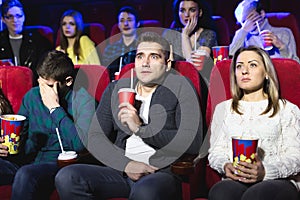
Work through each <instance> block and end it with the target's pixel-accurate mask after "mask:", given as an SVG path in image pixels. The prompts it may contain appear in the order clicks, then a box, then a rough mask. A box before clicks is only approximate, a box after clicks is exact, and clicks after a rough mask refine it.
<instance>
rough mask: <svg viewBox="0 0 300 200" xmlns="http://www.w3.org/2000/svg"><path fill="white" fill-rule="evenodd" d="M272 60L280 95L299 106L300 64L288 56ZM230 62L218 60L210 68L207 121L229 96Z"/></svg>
mask: <svg viewBox="0 0 300 200" xmlns="http://www.w3.org/2000/svg"><path fill="white" fill-rule="evenodd" d="M272 62H273V64H274V67H275V69H276V72H277V77H278V81H279V85H280V93H281V96H282V97H283V98H286V99H287V100H289V101H291V102H292V103H294V104H296V105H298V107H300V90H299V89H298V88H300V64H299V63H298V62H297V61H295V60H293V59H288V58H273V59H272ZM230 64H231V60H224V61H220V62H217V64H216V65H215V66H214V67H213V69H212V72H211V77H210V85H209V89H208V92H209V94H208V99H207V109H206V121H207V122H208V123H209V122H210V121H211V118H212V115H213V111H214V108H215V106H216V105H217V104H218V103H220V102H222V101H224V100H227V99H230V98H231V93H230V78H229V77H230V71H229V70H230ZM291 86H292V87H291Z"/></svg>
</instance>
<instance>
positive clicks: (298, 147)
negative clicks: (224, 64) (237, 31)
mask: <svg viewBox="0 0 300 200" xmlns="http://www.w3.org/2000/svg"><path fill="white" fill-rule="evenodd" d="M230 76H231V77H230V82H231V93H232V99H230V100H227V101H224V102H222V103H220V104H218V105H217V106H216V109H215V112H214V115H213V120H212V124H211V138H210V149H209V156H208V159H209V163H210V166H211V167H212V168H213V169H215V170H217V171H218V172H219V173H221V174H223V175H224V178H223V180H222V181H220V182H219V183H217V184H215V185H214V186H213V187H212V189H211V190H210V192H209V199H211V200H216V199H222V200H227V199H228V200H229V199H230V200H235V199H242V200H246V199H247V200H248V199H249V200H250V199H251V200H253V199H255V200H260V199H263V200H266V199H272V200H274V199H289V200H291V199H295V200H296V199H298V198H299V192H298V190H299V185H298V184H299V183H298V184H297V182H296V181H294V180H293V181H291V178H292V177H295V175H297V174H300V173H299V172H300V110H299V108H298V107H297V105H294V104H292V103H291V102H289V101H287V100H285V99H281V98H280V95H279V86H278V80H277V76H276V72H275V69H274V66H273V64H272V61H271V59H270V57H269V55H268V54H267V53H266V52H265V51H264V50H262V49H260V48H258V47H255V46H249V47H246V48H244V47H242V48H240V49H238V50H237V51H236V53H235V54H234V57H233V59H232V63H231V68H230ZM242 135H243V136H248V137H258V138H259V142H258V153H257V154H256V155H255V160H256V162H255V163H253V164H251V163H247V162H243V161H239V163H238V165H237V166H234V165H233V164H232V161H233V160H232V144H231V136H242ZM298 177H299V176H298Z"/></svg>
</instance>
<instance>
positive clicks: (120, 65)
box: [119, 56, 123, 72]
mask: <svg viewBox="0 0 300 200" xmlns="http://www.w3.org/2000/svg"><path fill="white" fill-rule="evenodd" d="M122 61H123V57H122V56H121V58H120V64H119V72H120V71H121V68H122Z"/></svg>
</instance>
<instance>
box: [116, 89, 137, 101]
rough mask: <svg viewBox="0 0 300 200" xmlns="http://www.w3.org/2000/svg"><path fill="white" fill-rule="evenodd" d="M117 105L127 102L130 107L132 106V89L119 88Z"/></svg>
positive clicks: (133, 95) (133, 98)
mask: <svg viewBox="0 0 300 200" xmlns="http://www.w3.org/2000/svg"><path fill="white" fill-rule="evenodd" d="M118 95H119V103H120V104H121V103H124V102H128V103H130V104H131V105H134V100H135V90H134V89H132V88H121V89H119V91H118Z"/></svg>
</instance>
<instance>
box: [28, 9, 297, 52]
mask: <svg viewBox="0 0 300 200" xmlns="http://www.w3.org/2000/svg"><path fill="white" fill-rule="evenodd" d="M266 16H267V17H268V19H269V22H270V24H271V25H273V26H278V27H288V28H290V29H291V30H292V32H293V35H294V38H295V40H296V45H297V46H298V47H299V46H300V30H299V27H298V23H297V20H296V17H295V15H293V14H292V13H289V12H274V13H267V14H266ZM212 17H213V19H214V21H215V23H216V32H217V37H218V45H225V46H228V45H229V44H230V41H231V36H230V31H229V30H230V29H229V26H228V23H227V21H226V19H225V18H224V17H222V16H212ZM140 24H141V25H140V27H141V28H144V27H157V28H159V27H161V28H162V27H163V26H162V23H161V22H160V21H159V20H141V23H140ZM26 28H27V29H31V30H35V31H38V32H40V33H41V34H42V35H43V36H45V37H46V38H47V39H48V40H49V41H50V42H51V43H52V44H53V46H57V45H58V44H59V41H60V36H59V31H57V33H55V32H54V30H53V29H52V28H51V27H48V26H41V25H35V26H26ZM170 28H172V24H171V25H170ZM236 28H239V27H236ZM106 31H107V30H106V27H105V26H104V25H103V24H100V23H85V27H84V33H85V34H87V35H88V36H89V37H90V38H91V39H92V40H93V41H94V42H95V44H96V45H97V46H98V45H99V46H98V49H99V52H100V53H101V54H102V53H103V51H104V49H105V46H106V44H107V43H110V44H111V43H114V42H116V41H117V40H118V39H119V38H120V35H118V33H120V30H119V28H118V26H117V24H114V25H113V26H112V28H111V30H110V37H109V39H108V38H107V37H106V34H105V33H106ZM161 32H162V30H161ZM161 32H160V33H161ZM106 39H108V40H106ZM100 44H101V45H100ZM297 55H298V56H299V57H300V48H297Z"/></svg>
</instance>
